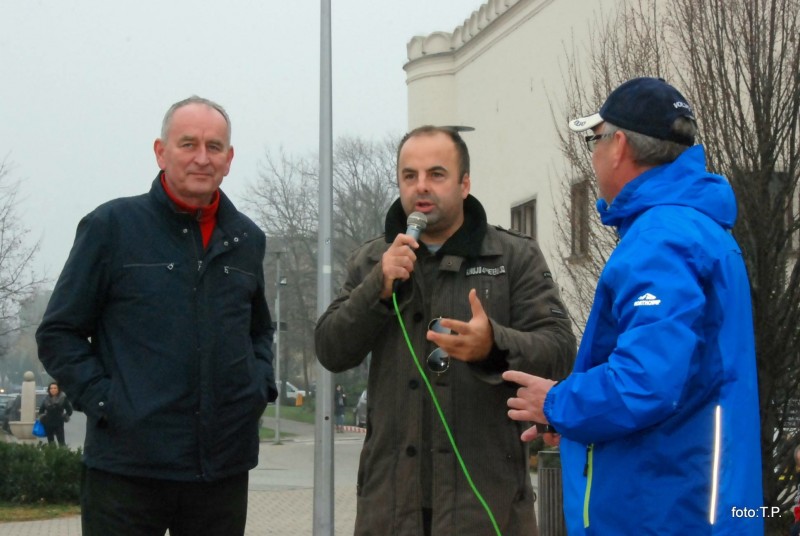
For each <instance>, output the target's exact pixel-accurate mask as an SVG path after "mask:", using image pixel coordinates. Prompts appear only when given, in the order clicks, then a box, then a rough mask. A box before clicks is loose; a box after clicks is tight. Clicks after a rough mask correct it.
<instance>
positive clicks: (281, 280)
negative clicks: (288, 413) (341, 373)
mask: <svg viewBox="0 0 800 536" xmlns="http://www.w3.org/2000/svg"><path fill="white" fill-rule="evenodd" d="M281 253H283V252H282V251H276V252H275V255H276V256H277V261H276V262H275V272H276V280H275V383H276V384H278V400H277V401H276V402H275V444H276V445H280V444H281V396H282V395H283V392H284V389H283V385H282V383H281V287H285V286H286V284H287V280H286V277H284V276H282V275H281Z"/></svg>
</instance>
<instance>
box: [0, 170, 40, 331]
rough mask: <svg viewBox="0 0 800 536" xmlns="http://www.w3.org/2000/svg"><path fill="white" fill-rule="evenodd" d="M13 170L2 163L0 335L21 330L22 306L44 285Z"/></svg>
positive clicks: (36, 248) (0, 194) (0, 184)
mask: <svg viewBox="0 0 800 536" xmlns="http://www.w3.org/2000/svg"><path fill="white" fill-rule="evenodd" d="M10 172H11V169H10V166H9V164H8V163H7V162H6V161H5V160H4V161H2V162H0V325H2V326H5V327H4V328H2V330H1V331H0V335H2V334H5V333H8V332H9V331H15V330H17V329H19V327H20V324H19V322H18V318H17V312H18V310H19V305H20V303H22V302H23V301H25V300H26V299H27V298H28V297H30V296H31V295H32V294H33V293H34V292H35V291H36V290H37V288H38V287H39V285H41V284H42V283H43V282H44V278H42V277H40V276H38V275H37V274H36V273H35V272H34V271H33V268H32V266H31V264H32V262H33V259H34V256H35V255H36V252H37V251H38V250H39V242H38V241H36V242H34V243H33V244H32V245H30V244H28V242H27V240H28V238H29V235H30V231H29V230H28V229H27V228H25V227H24V226H23V225H22V221H21V220H20V217H19V214H18V212H17V208H18V207H17V202H18V199H17V194H18V192H19V183H18V182H15V181H12V180H11V176H10Z"/></svg>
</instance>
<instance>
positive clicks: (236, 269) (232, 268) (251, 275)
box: [223, 266, 255, 277]
mask: <svg viewBox="0 0 800 536" xmlns="http://www.w3.org/2000/svg"><path fill="white" fill-rule="evenodd" d="M223 269H224V270H225V273H226V274H229V273H231V272H239V273H240V274H244V275H249V276H250V277H255V274H251V273H250V272H246V271H244V270H240V269H239V268H234V267H233V266H223Z"/></svg>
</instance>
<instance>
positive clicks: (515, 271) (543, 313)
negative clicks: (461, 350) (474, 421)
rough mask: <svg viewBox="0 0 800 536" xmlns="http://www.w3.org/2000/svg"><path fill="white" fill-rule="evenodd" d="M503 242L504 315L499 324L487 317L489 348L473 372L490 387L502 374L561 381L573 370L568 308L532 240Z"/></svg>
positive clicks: (542, 256)
mask: <svg viewBox="0 0 800 536" xmlns="http://www.w3.org/2000/svg"><path fill="white" fill-rule="evenodd" d="M503 238H504V239H505V240H506V241H509V240H511V242H510V243H507V244H506V251H507V253H506V255H505V256H506V259H507V261H508V265H509V270H510V273H509V278H510V289H509V304H508V307H509V308H510V311H509V316H510V321H509V322H508V323H507V324H505V325H504V324H502V323H500V322H498V321H497V320H496V319H494V318H491V316H490V319H489V320H490V322H491V324H492V332H493V334H494V341H493V348H492V351H491V353H490V354H489V356H488V358H487V359H486V360H485V361H478V362H476V363H475V364H473V371H474V372H476V373H478V374H479V376H480V377H481V379H482V380H484V381H488V382H489V383H498V384H499V383H501V382H502V381H503V380H502V377H501V374H502V372H503V371H505V370H509V369H513V370H521V371H524V372H527V373H529V374H535V375H537V376H543V377H546V378H552V379H562V378H564V377H566V376H567V375H568V374H569V372H570V371H571V370H572V365H573V363H574V361H575V351H576V341H575V335H574V334H573V332H572V324H571V321H570V319H569V314H568V313H567V308H566V306H565V305H564V303H563V302H562V300H561V295H560V292H559V289H558V286H557V285H556V283H555V281H554V280H553V277H552V274H551V272H550V269H549V267H548V266H547V261H546V260H545V258H544V255H543V254H542V251H541V249H540V248H539V246H538V244H537V243H536V241H534V240H531V239H527V238H526V239H520V238H516V239H510V238H509V237H508V236H504V237H503Z"/></svg>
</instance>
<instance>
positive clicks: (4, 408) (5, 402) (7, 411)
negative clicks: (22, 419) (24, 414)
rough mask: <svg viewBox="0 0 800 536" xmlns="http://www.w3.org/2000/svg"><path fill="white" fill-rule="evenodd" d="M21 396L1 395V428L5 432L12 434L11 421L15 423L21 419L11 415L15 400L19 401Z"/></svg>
mask: <svg viewBox="0 0 800 536" xmlns="http://www.w3.org/2000/svg"><path fill="white" fill-rule="evenodd" d="M18 396H19V394H16V393H15V394H0V428H2V429H3V430H5V431H6V432H11V428H10V427H9V426H8V422H9V421H15V420H17V419H18V418H19V417H18V416H16V415H14V416H12V415H11V412H12V410H11V404H13V403H14V400H16V399H17V397H18Z"/></svg>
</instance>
